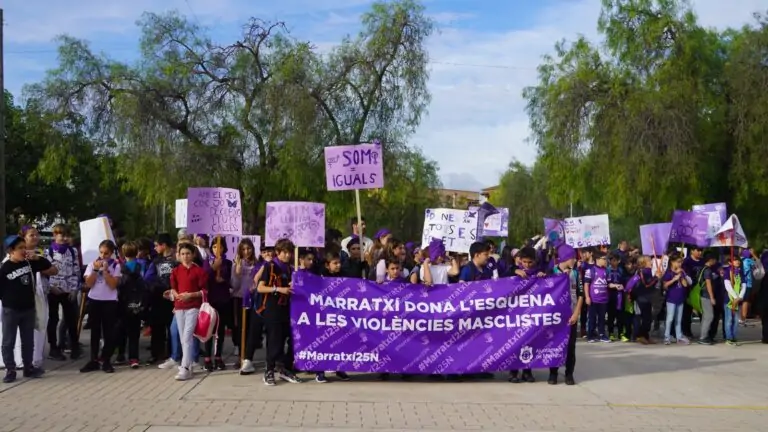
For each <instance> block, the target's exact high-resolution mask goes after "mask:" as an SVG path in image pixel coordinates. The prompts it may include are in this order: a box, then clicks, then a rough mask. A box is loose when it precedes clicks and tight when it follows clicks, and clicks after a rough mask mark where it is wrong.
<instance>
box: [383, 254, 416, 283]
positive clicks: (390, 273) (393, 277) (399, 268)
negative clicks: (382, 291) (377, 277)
mask: <svg viewBox="0 0 768 432" xmlns="http://www.w3.org/2000/svg"><path fill="white" fill-rule="evenodd" d="M386 266H387V267H386V268H387V274H386V275H385V276H384V280H383V281H382V282H381V283H390V282H394V283H408V282H410V280H409V279H408V278H407V277H406V276H404V275H403V264H402V263H401V262H400V260H399V259H398V258H397V257H389V258H387V259H386Z"/></svg>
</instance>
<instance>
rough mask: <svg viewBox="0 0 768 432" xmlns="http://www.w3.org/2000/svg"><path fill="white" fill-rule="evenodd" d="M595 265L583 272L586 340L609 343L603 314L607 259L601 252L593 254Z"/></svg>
mask: <svg viewBox="0 0 768 432" xmlns="http://www.w3.org/2000/svg"><path fill="white" fill-rule="evenodd" d="M594 257H595V265H594V267H590V268H588V269H587V270H586V271H585V272H584V297H585V298H586V302H587V307H588V312H587V313H588V314H589V317H588V322H587V341H588V342H590V343H594V342H598V341H600V342H606V343H610V342H611V339H610V338H608V336H607V335H606V334H605V314H606V313H607V312H608V270H607V269H606V266H607V264H608V261H607V260H606V258H605V254H604V253H603V252H597V253H595V254H594Z"/></svg>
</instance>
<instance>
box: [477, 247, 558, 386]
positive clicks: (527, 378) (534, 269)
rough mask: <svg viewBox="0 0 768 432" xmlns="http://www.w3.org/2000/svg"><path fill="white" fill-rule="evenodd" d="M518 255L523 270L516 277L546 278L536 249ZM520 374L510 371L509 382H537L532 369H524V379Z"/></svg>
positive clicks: (523, 249)
mask: <svg viewBox="0 0 768 432" xmlns="http://www.w3.org/2000/svg"><path fill="white" fill-rule="evenodd" d="M485 247H486V250H487V251H488V253H490V247H489V246H488V245H487V244H486V245H485ZM518 255H519V256H520V264H521V268H519V269H517V270H516V271H515V275H516V276H517V277H522V278H530V277H544V276H546V274H545V273H543V272H542V271H541V270H540V269H539V267H538V265H537V262H536V249H534V248H533V247H531V246H526V247H524V248H522V249H520V252H518ZM485 270H486V272H487V273H489V274H490V269H488V267H485ZM519 372H520V371H518V370H517V369H512V370H511V371H509V382H511V383H513V384H517V383H520V382H527V383H533V382H536V378H534V376H533V371H532V370H531V369H523V374H522V377H521V376H520V375H519Z"/></svg>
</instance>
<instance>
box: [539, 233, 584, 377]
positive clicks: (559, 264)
mask: <svg viewBox="0 0 768 432" xmlns="http://www.w3.org/2000/svg"><path fill="white" fill-rule="evenodd" d="M556 255H557V257H556V258H557V259H556V264H555V267H554V269H553V270H552V274H560V273H564V274H568V275H571V274H573V273H574V272H575V269H574V267H575V266H576V250H575V249H574V248H572V247H571V246H568V245H567V244H562V245H560V247H558V248H557V250H556ZM570 282H571V288H570V290H571V310H572V313H571V317H570V318H569V319H568V327H569V328H570V333H569V336H568V350H567V351H566V354H565V385H569V386H570V385H574V384H576V380H574V379H573V371H574V369H575V368H576V339H577V338H578V334H577V332H576V324H578V322H579V313H581V306H582V304H583V303H584V293H583V292H582V291H581V290H580V289H579V284H578V280H577V277H576V275H573V277H571V278H570ZM558 369H559V368H556V367H552V368H549V379H548V380H547V383H549V384H550V385H555V384H557V371H558Z"/></svg>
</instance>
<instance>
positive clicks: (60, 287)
mask: <svg viewBox="0 0 768 432" xmlns="http://www.w3.org/2000/svg"><path fill="white" fill-rule="evenodd" d="M68 235H69V228H68V227H67V226H66V225H64V224H56V225H55V226H54V227H53V243H51V246H50V247H49V248H48V249H47V250H46V252H45V258H46V259H47V260H48V261H50V262H51V263H52V264H53V265H54V266H55V267H56V268H57V269H58V271H59V272H58V274H57V275H55V276H51V277H49V278H48V287H49V289H50V292H49V293H48V329H47V330H48V342H49V343H50V345H51V349H50V351H49V352H48V358H49V359H51V360H59V361H64V360H66V359H67V358H66V357H65V356H64V353H63V352H62V349H61V347H62V346H64V344H65V343H64V340H63V339H62V340H58V341H57V336H58V326H59V307H61V309H62V312H63V315H64V320H63V321H64V325H65V326H66V329H67V332H66V333H67V334H68V336H69V346H70V347H71V350H72V351H71V353H70V358H71V359H72V360H77V359H79V358H80V355H81V350H80V344H79V341H78V337H77V321H78V319H79V317H78V312H79V311H78V308H77V304H76V303H75V301H74V299H73V296H76V295H77V291H78V290H79V289H80V261H79V258H78V256H77V251H75V248H73V247H72V246H70V245H69V243H67V236H68Z"/></svg>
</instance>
